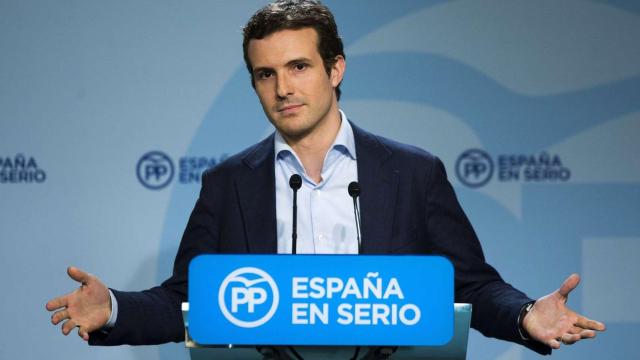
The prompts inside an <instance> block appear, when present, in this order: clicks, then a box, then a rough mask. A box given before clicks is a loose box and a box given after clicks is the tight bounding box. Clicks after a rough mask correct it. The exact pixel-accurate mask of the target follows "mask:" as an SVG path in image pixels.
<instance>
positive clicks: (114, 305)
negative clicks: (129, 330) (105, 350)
mask: <svg viewBox="0 0 640 360" xmlns="http://www.w3.org/2000/svg"><path fill="white" fill-rule="evenodd" d="M109 297H110V298H111V316H109V320H108V321H107V323H106V324H105V325H104V326H103V327H102V330H107V331H109V330H111V329H113V327H114V326H116V320H117V319H118V300H116V297H115V295H113V291H111V289H109Z"/></svg>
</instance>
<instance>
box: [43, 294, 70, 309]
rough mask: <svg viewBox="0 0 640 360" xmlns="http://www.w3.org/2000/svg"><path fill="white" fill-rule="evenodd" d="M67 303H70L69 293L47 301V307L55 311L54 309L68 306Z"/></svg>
mask: <svg viewBox="0 0 640 360" xmlns="http://www.w3.org/2000/svg"><path fill="white" fill-rule="evenodd" d="M67 304H68V302H67V295H64V296H59V297H57V298H55V299H53V300H49V302H47V305H45V307H46V308H47V310H49V311H53V310H58V309H60V308H63V307H65V306H67Z"/></svg>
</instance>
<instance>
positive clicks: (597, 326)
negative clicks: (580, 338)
mask: <svg viewBox="0 0 640 360" xmlns="http://www.w3.org/2000/svg"><path fill="white" fill-rule="evenodd" d="M575 325H576V326H579V327H581V328H583V329H585V330H598V331H604V330H605V329H606V327H605V325H604V324H603V323H601V322H599V321H595V320H591V319H589V318H586V317H584V316H578V320H577V321H576V324H575Z"/></svg>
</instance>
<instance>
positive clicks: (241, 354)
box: [182, 303, 472, 360]
mask: <svg viewBox="0 0 640 360" xmlns="http://www.w3.org/2000/svg"><path fill="white" fill-rule="evenodd" d="M454 309H455V310H454V314H455V316H454V321H455V325H454V333H453V338H452V339H451V341H450V342H449V343H448V344H446V345H443V346H401V347H398V348H397V349H395V351H394V352H393V354H392V355H391V356H390V357H389V358H390V359H399V360H401V359H403V360H409V359H431V360H463V359H466V356H467V342H468V338H469V327H470V325H471V311H472V308H471V304H454ZM182 315H183V317H184V322H185V329H186V334H185V336H186V339H185V345H186V347H187V348H188V349H189V354H190V356H191V359H192V360H209V359H229V360H231V359H238V360H242V359H247V360H249V359H253V360H257V359H263V358H265V356H264V355H263V354H262V353H260V352H259V350H258V348H257V347H256V346H241V347H237V346H234V345H233V344H229V345H228V346H200V345H198V344H196V343H195V342H193V340H192V339H191V338H190V337H189V326H188V316H189V304H188V303H183V304H182ZM293 349H294V350H295V351H296V352H297V353H298V354H300V356H301V357H302V358H303V359H305V360H323V359H327V360H332V359H336V360H337V359H341V360H343V359H352V358H353V356H354V354H355V352H356V348H355V347H353V346H339V347H338V346H318V347H310V346H295V347H293ZM371 350H375V348H372V347H366V346H365V347H361V348H360V351H359V354H358V355H359V356H358V357H357V359H363V358H364V357H365V356H366V354H367V353H368V352H369V351H371ZM284 351H289V352H290V350H289V349H287V348H286V347H284ZM289 356H290V358H291V359H295V357H294V356H293V355H289Z"/></svg>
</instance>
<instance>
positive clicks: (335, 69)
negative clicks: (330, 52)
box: [330, 55, 347, 88]
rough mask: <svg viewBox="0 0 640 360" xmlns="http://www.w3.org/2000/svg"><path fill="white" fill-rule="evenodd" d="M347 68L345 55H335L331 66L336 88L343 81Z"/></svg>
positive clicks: (333, 82)
mask: <svg viewBox="0 0 640 360" xmlns="http://www.w3.org/2000/svg"><path fill="white" fill-rule="evenodd" d="M346 69H347V62H346V61H345V60H344V56H342V55H338V56H336V57H335V62H334V63H333V65H332V66H331V75H330V78H331V85H332V86H333V87H334V88H336V87H338V85H340V83H341V82H342V78H343V77H344V72H345V70H346Z"/></svg>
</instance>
